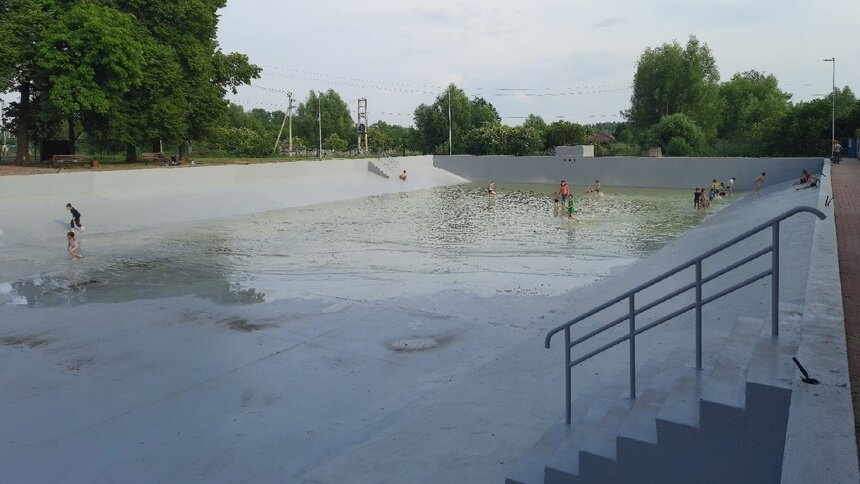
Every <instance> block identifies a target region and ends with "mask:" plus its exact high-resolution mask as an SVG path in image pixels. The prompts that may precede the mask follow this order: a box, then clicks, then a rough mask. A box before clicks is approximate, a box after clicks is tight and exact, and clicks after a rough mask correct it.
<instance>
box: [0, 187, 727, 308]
mask: <svg viewBox="0 0 860 484" xmlns="http://www.w3.org/2000/svg"><path fill="white" fill-rule="evenodd" d="M556 189H557V187H555V186H552V185H538V184H516V185H508V184H505V185H499V186H498V187H497V196H496V197H495V198H494V199H488V197H487V195H486V192H485V190H484V185H483V184H475V183H470V184H463V185H455V186H447V187H441V188H433V189H426V190H420V191H415V192H408V193H400V194H391V195H382V196H373V197H367V198H361V199H354V200H348V201H343V202H334V203H325V204H318V205H311V206H306V207H301V208H294V209H287V210H280V211H273V212H266V213H261V214H256V215H252V216H243V217H237V218H227V219H220V220H215V221H206V222H198V223H194V224H189V225H185V226H180V227H176V226H172V227H163V228H159V229H156V230H146V231H130V232H121V233H112V234H99V233H89V232H83V233H81V234H79V236H80V239H81V246H82V253H83V254H84V256H85V258H84V259H82V260H80V261H68V260H67V255H66V254H65V251H64V246H63V245H62V244H63V241H62V240H59V242H58V243H57V244H55V246H48V245H47V243H45V244H42V246H38V245H37V246H34V247H24V246H22V245H18V246H17V247H16V246H15V244H12V246H11V247H6V249H8V250H7V251H6V252H7V254H6V258H9V257H24V256H26V258H27V259H28V260H30V262H32V263H33V266H34V267H39V268H41V270H39V272H38V273H37V274H33V275H29V276H26V277H16V278H14V279H13V280H0V303H2V304H16V305H30V306H59V305H79V304H84V303H92V302H102V303H108V302H122V301H130V300H140V299H157V298H164V297H173V296H183V295H196V296H200V297H204V298H207V299H210V300H212V301H215V302H217V303H219V304H228V305H229V304H249V303H260V302H268V301H274V300H279V299H287V298H319V297H335V298H344V299H351V300H358V301H369V300H380V299H386V298H391V297H400V296H406V295H420V294H429V293H435V292H438V291H441V290H446V289H447V290H460V291H467V292H471V293H473V294H476V295H478V296H480V297H486V296H493V295H501V294H516V295H521V296H527V295H546V296H553V295H559V294H562V293H564V292H566V291H569V290H571V289H574V288H576V287H580V286H582V285H584V284H589V283H591V282H593V281H595V280H597V279H599V278H601V277H602V276H605V275H607V274H609V273H610V271H611V270H612V269H613V268H615V267H618V266H621V265H626V264H628V263H630V262H631V261H633V260H636V259H638V258H641V257H645V256H647V255H649V254H651V253H653V252H655V251H657V250H658V249H659V248H661V247H662V246H663V245H664V244H665V243H666V242H667V241H669V240H670V239H672V238H674V237H675V236H677V235H679V234H681V233H683V232H684V231H686V230H688V229H690V228H691V227H693V226H695V225H696V224H698V223H699V222H701V221H702V220H703V219H704V218H705V217H707V215H708V214H709V213H712V212H714V211H716V210H718V209H719V205H720V204H719V203H717V204H715V205H714V206H713V208H711V210H710V211H708V212H696V211H694V210H693V209H692V207H691V205H692V204H691V202H690V198H691V197H690V195H691V194H690V193H689V191H687V190H677V189H644V188H611V187H610V188H605V189H604V193H605V195H604V196H600V197H598V196H596V195H593V194H586V193H584V190H583V189H582V187H574V195H575V199H576V203H577V207H578V209H579V214H578V221H575V222H569V221H568V220H567V216H566V212H565V211H564V210H563V209H559V208H558V207H557V206H556V205H555V203H554V200H553V198H554V195H553V194H554V193H555V191H556ZM44 254H49V257H44Z"/></svg>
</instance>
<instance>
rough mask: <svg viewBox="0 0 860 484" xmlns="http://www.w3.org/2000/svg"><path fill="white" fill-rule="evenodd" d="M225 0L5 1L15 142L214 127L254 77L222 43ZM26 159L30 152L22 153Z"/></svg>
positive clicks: (2, 27) (0, 37) (3, 61)
mask: <svg viewBox="0 0 860 484" xmlns="http://www.w3.org/2000/svg"><path fill="white" fill-rule="evenodd" d="M224 5H225V1H224V0H185V1H182V2H176V1H172V0H171V1H168V0H150V1H146V2H142V1H133V2H116V1H107V0H104V1H99V0H7V1H6V2H4V4H3V6H2V7H0V16H2V22H0V90H2V91H3V92H9V91H15V92H17V93H18V101H17V102H15V103H13V104H12V105H11V106H10V109H9V114H11V115H12V116H11V117H12V118H13V123H12V124H13V128H14V129H15V130H16V132H17V143H18V145H19V146H28V145H29V142H30V138H31V136H32V137H33V138H34V139H35V140H37V141H38V140H43V139H50V138H56V137H57V136H58V135H59V134H60V132H63V133H65V135H66V136H67V139H68V140H69V144H70V146H71V147H72V149H73V148H74V144H75V141H76V139H77V134H78V131H77V127H78V126H80V127H82V128H83V129H84V130H85V131H86V132H87V134H88V135H89V136H90V137H92V138H94V139H111V140H114V141H119V142H122V143H125V144H126V145H127V146H128V147H129V148H130V149H129V155H130V157H132V158H133V156H134V146H135V145H137V144H146V143H151V144H154V143H155V142H156V141H158V140H162V141H166V142H176V143H184V142H185V141H187V140H192V139H200V138H201V137H203V136H204V134H205V133H206V132H207V130H208V129H210V128H212V127H214V126H217V125H218V123H219V121H220V120H221V119H223V117H224V115H225V111H226V109H227V101H226V100H225V99H224V96H225V94H226V93H227V91H228V90H233V91H234V92H235V89H236V87H237V86H239V85H242V84H247V83H249V82H250V81H251V79H254V78H258V77H259V73H260V68H258V67H257V66H254V65H252V64H250V62H249V61H248V58H247V57H246V56H244V55H242V54H237V53H231V54H225V53H223V52H222V51H221V50H220V48H219V47H218V42H217V40H216V31H217V24H218V15H217V12H218V10H219V9H220V8H222V7H224ZM17 153H18V159H17V161H18V162H20V163H24V162H26V161H27V159H26V158H27V153H28V150H26V149H24V150H18V152H17Z"/></svg>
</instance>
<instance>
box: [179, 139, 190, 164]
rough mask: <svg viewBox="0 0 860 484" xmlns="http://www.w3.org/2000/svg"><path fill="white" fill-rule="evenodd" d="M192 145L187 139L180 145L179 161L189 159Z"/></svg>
mask: <svg viewBox="0 0 860 484" xmlns="http://www.w3.org/2000/svg"><path fill="white" fill-rule="evenodd" d="M190 147H191V143H189V142H188V141H185V142H184V143H182V144H180V145H179V161H181V162H186V161H188V152H189V151H190V150H189V148H190Z"/></svg>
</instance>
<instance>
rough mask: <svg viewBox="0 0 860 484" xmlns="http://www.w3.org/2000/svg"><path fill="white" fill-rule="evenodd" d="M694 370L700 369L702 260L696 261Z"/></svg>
mask: <svg viewBox="0 0 860 484" xmlns="http://www.w3.org/2000/svg"><path fill="white" fill-rule="evenodd" d="M696 369H698V370H701V369H702V260H701V259H699V260H697V261H696Z"/></svg>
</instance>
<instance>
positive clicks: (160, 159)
mask: <svg viewBox="0 0 860 484" xmlns="http://www.w3.org/2000/svg"><path fill="white" fill-rule="evenodd" d="M140 159H141V160H143V162H144V163H146V164H147V165H148V164H150V163H155V164H157V165H166V164H168V163H170V157H169V156H167V155H165V154H164V153H161V152H158V153H141V154H140Z"/></svg>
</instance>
